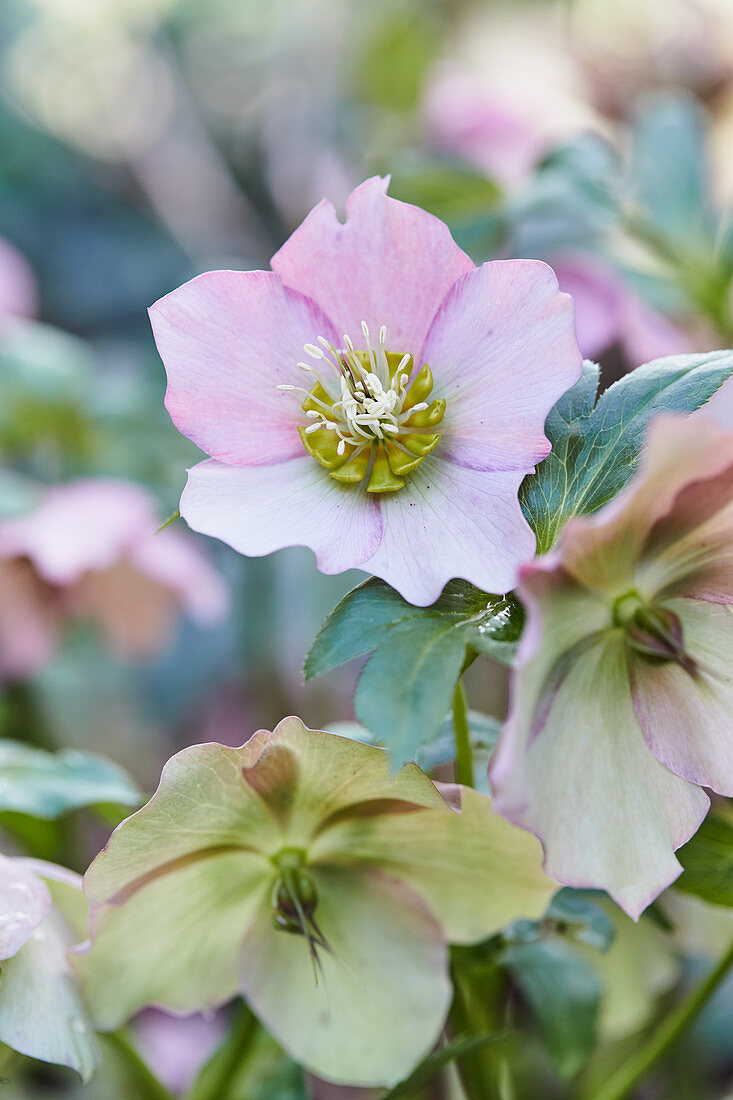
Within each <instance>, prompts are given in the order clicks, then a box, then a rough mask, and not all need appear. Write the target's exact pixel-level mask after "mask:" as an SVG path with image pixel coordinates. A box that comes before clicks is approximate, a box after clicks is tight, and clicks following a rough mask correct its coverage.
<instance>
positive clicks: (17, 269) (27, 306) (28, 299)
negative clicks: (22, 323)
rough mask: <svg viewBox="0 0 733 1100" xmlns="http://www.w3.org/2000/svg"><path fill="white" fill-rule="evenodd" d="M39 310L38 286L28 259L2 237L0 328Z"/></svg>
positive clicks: (0, 251)
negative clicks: (10, 321)
mask: <svg viewBox="0 0 733 1100" xmlns="http://www.w3.org/2000/svg"><path fill="white" fill-rule="evenodd" d="M37 310H38V287H37V286H36V277H35V275H34V274H33V271H32V270H31V267H30V265H29V263H28V261H27V260H26V259H25V258H24V257H23V256H22V255H21V253H20V252H19V251H18V250H17V248H15V247H14V246H13V245H11V244H10V243H9V242H8V241H6V240H5V239H4V238H3V237H0V330H1V329H2V328H3V327H4V326H5V325H6V324H7V322H8V320H11V319H13V318H26V317H33V316H34V315H35V314H36V312H37Z"/></svg>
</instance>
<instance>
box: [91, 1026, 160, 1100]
mask: <svg viewBox="0 0 733 1100" xmlns="http://www.w3.org/2000/svg"><path fill="white" fill-rule="evenodd" d="M104 1039H105V1041H106V1042H107V1043H108V1044H109V1045H110V1046H112V1047H114V1048H115V1051H116V1053H117V1055H118V1056H119V1058H120V1060H121V1061H122V1062H123V1063H124V1065H125V1067H126V1068H127V1071H128V1073H129V1075H130V1083H131V1084H132V1085H134V1088H135V1096H136V1097H138V1098H139V1100H173V1095H172V1093H170V1092H169V1091H168V1089H167V1088H166V1087H165V1086H164V1085H163V1084H162V1083H161V1082H160V1081H159V1080H158V1078H157V1077H156V1076H155V1074H154V1073H153V1072H152V1071H151V1069H150V1068H149V1066H148V1065H147V1063H146V1062H144V1061H143V1059H142V1058H141V1056H140V1053H139V1051H138V1050H137V1048H136V1047H135V1045H134V1043H133V1042H132V1040H131V1039H130V1037H129V1035H128V1034H127V1033H126V1032H125V1031H112V1032H109V1034H107V1035H105V1036H104Z"/></svg>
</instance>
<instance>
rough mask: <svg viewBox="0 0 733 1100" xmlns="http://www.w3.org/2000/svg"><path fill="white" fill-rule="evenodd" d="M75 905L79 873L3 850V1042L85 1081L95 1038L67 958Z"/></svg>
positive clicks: (94, 1056) (93, 1062)
mask: <svg viewBox="0 0 733 1100" xmlns="http://www.w3.org/2000/svg"><path fill="white" fill-rule="evenodd" d="M80 908H81V912H82V914H83V911H84V910H85V909H86V906H85V904H84V898H83V896H82V893H81V878H80V877H79V875H76V874H74V873H73V872H72V871H67V870H66V868H65V867H57V866H56V865H55V864H52V863H46V862H44V861H43V860H37V859H26V858H22V857H18V858H13V859H9V858H8V857H6V856H0V974H1V975H2V979H1V980H2V998H0V1042H2V1043H5V1044H6V1045H7V1046H9V1047H11V1048H12V1049H13V1050H17V1051H19V1052H20V1053H21V1054H27V1055H30V1057H31V1058H39V1059H40V1060H41V1061H44V1062H56V1063H58V1064H60V1065H63V1066H69V1067H71V1068H72V1069H75V1070H77V1072H78V1073H79V1074H81V1076H82V1078H83V1079H84V1080H85V1081H86V1080H88V1079H89V1077H91V1075H92V1072H93V1071H94V1069H95V1068H96V1066H97V1064H98V1061H99V1054H98V1049H97V1041H96V1039H95V1037H94V1032H93V1030H92V1027H91V1024H90V1023H89V1020H88V1018H87V1016H86V1011H85V1009H84V1007H83V1005H82V1002H81V999H80V997H79V993H78V991H77V988H76V984H75V979H74V975H73V973H72V970H71V967H70V966H69V963H68V959H67V951H68V948H69V947H70V946H71V944H72V943H73V942H74V934H73V931H72V928H73V926H74V925H75V924H76V923H77V922H78V919H79V916H80ZM81 919H82V922H83V915H82V916H81Z"/></svg>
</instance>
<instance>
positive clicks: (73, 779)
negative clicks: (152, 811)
mask: <svg viewBox="0 0 733 1100" xmlns="http://www.w3.org/2000/svg"><path fill="white" fill-rule="evenodd" d="M103 802H104V803H110V802H111V803H116V804H122V805H124V806H138V805H139V804H140V803H141V802H142V795H141V794H140V792H139V791H138V789H137V787H136V786H135V784H134V783H133V781H132V779H131V778H130V777H129V776H128V775H127V773H126V772H125V771H124V770H123V769H122V768H121V767H119V765H117V764H113V763H112V761H110V760H105V759H103V758H102V757H101V756H93V755H92V754H91V753H85V752H77V751H76V750H74V749H67V750H65V751H63V752H57V753H51V752H46V751H45V750H43V749H36V748H32V747H31V746H30V745H23V744H20V743H18V742H17V741H8V740H0V812H7V811H14V812H17V813H23V814H31V815H33V816H34V817H42V818H52V817H58V816H59V815H60V814H63V813H66V812H67V811H68V810H75V809H78V808H79V807H80V806H93V805H98V804H100V803H103Z"/></svg>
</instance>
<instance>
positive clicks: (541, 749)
mask: <svg viewBox="0 0 733 1100" xmlns="http://www.w3.org/2000/svg"><path fill="white" fill-rule="evenodd" d="M535 701H536V697H535V696H533V695H532V693H530V692H527V691H526V684H525V682H524V681H523V678H522V676H521V675H520V678H519V679H518V681H517V684H516V686H515V690H514V698H513V701H512V709H511V713H510V716H509V719H508V722H507V725H506V726H505V728H504V730H503V732H502V735H501V738H500V741H499V744H498V747H497V750H496V753H495V756H494V759H493V761H492V766H491V781H492V787H493V790H494V792H495V804H496V806H497V809H498V810H499V811H500V813H503V814H504V815H505V816H506V817H508V818H509V820H510V821H513V822H514V823H515V824H517V825H521V826H522V827H523V828H525V829H529V830H531V831H532V832H533V833H535V834H536V835H537V836H538V837H539V838H540V839H541V840H542V843H543V845H544V848H545V852H546V862H545V870H546V871H547V873H548V874H549V875H551V876H552V877H553V878H555V879H557V880H558V881H559V882H562V883H565V884H566V885H568V886H575V887H580V888H587V887H589V888H596V889H603V890H607V891H608V893H609V894H610V895H611V897H612V898H614V900H615V901H616V902H617V903H618V905H620V906H621V908H622V909H624V910H625V911H626V912H627V913H628V914H629V916H631V917H633V918H634V919H636V918H638V916H639V915H640V913H641V912H642V911H643V910H644V909H645V908H646V906H647V905H649V904H650V903H651V901H653V899H654V898H655V897H657V895H658V894H660V893H661V891H662V890H663V889H665V887H667V886H668V885H669V884H670V883H671V882H673V881H674V879H675V878H677V876H678V875H679V873H680V870H681V867H680V864H679V862H678V860H677V858H676V857H675V855H674V851H675V849H676V848H678V847H679V846H680V845H682V844H684V843H685V841H687V840H688V839H689V838H690V837H691V836H692V834H693V833H694V832H695V831H696V829H697V828H698V827H699V825H700V822H701V821H702V819H703V818H704V816H705V814H706V812H707V809H708V806H709V800H708V798H707V796H706V795H705V794H704V792H703V791H702V790H700V788H699V787H697V786H695V785H693V784H691V783H687V782H686V781H685V780H684V779H680V778H679V777H678V776H677V775H674V774H673V773H672V772H671V771H668V769H667V768H665V767H664V766H663V765H662V764H660V763H659V761H658V760H657V759H656V757H655V756H654V755H653V754H652V753H651V752H650V751H649V748H648V747H647V745H646V744H645V742H644V737H643V735H642V732H641V729H640V727H639V724H638V722H637V720H636V716H635V714H634V710H633V707H632V703H631V693H630V690H629V684H628V673H627V670H626V661H625V652H624V643H623V641H622V640H620V639H618V638H616V637H615V636H614V635H611V636H610V637H609V638H608V640H606V641H599V642H597V643H596V644H595V645H594V646H593V647H592V648H591V649H589V650H587V651H586V652H585V653H584V654H583V655H582V656H581V657H579V658H578V659H577V660H576V661H575V662H574V663H573V664H572V665H571V667H570V670H569V672H568V674H567V676H566V678H565V680H564V681H563V683H562V685H561V686H560V687H559V689H558V690H557V692H556V694H555V696H554V698H553V700H552V705H551V707H550V709H549V713H548V715H547V719H546V721H545V723H544V725H543V726H542V728H541V729H540V731H539V732H536V731H533V729H532V713H533V711H534V706H535Z"/></svg>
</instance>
